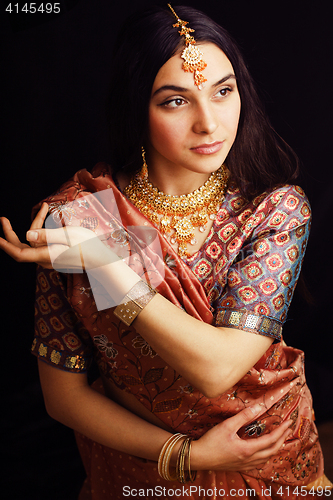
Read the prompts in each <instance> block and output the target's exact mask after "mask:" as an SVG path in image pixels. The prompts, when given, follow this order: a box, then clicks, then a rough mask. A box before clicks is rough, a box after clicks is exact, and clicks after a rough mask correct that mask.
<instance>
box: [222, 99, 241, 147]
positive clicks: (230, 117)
mask: <svg viewBox="0 0 333 500" xmlns="http://www.w3.org/2000/svg"><path fill="white" fill-rule="evenodd" d="M240 109H241V105H240V100H237V101H236V102H235V103H234V106H233V107H232V108H230V110H229V113H228V114H227V115H226V116H225V124H226V126H227V128H228V130H229V133H230V136H231V137H233V138H234V139H235V137H236V134H237V130H238V124H239V117H240Z"/></svg>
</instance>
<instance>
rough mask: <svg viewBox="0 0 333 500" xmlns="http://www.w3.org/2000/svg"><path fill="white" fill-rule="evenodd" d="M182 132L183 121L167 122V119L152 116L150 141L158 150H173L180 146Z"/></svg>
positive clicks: (150, 120)
mask: <svg viewBox="0 0 333 500" xmlns="http://www.w3.org/2000/svg"><path fill="white" fill-rule="evenodd" d="M181 130H184V127H183V125H182V122H181V120H172V121H171V120H167V119H165V117H163V118H162V117H159V116H154V115H152V116H150V119H149V139H150V142H151V144H152V145H153V146H154V147H155V148H156V149H161V148H162V149H165V148H167V149H172V147H176V146H177V144H179V139H180V134H181Z"/></svg>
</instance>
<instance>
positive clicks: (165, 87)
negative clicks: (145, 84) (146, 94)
mask: <svg viewBox="0 0 333 500" xmlns="http://www.w3.org/2000/svg"><path fill="white" fill-rule="evenodd" d="M230 78H234V79H235V80H236V76H235V75H234V74H233V73H230V74H229V75H226V76H224V77H223V78H221V80H219V81H218V82H216V83H214V84H213V85H212V87H218V86H219V85H221V84H222V83H224V82H226V81H227V80H229V79H230ZM164 90H172V91H173V92H177V93H178V92H188V90H189V89H188V88H186V87H178V86H177V85H163V87H160V88H159V89H157V90H155V92H154V93H153V95H152V97H154V96H155V95H157V94H160V93H161V92H163V91H164Z"/></svg>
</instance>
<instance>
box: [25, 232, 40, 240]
mask: <svg viewBox="0 0 333 500" xmlns="http://www.w3.org/2000/svg"><path fill="white" fill-rule="evenodd" d="M27 240H28V241H37V240H38V233H37V231H28V232H27Z"/></svg>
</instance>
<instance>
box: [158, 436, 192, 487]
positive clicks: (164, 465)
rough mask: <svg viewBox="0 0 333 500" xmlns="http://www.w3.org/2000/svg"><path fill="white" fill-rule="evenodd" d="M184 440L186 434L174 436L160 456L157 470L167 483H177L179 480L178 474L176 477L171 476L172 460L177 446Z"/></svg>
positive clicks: (167, 442) (163, 448)
mask: <svg viewBox="0 0 333 500" xmlns="http://www.w3.org/2000/svg"><path fill="white" fill-rule="evenodd" d="M183 438H186V436H185V435H184V434H180V433H177V434H173V435H172V436H171V437H170V438H169V439H168V440H167V441H166V443H165V444H164V445H163V447H162V449H161V452H160V454H159V457H158V464H157V470H158V473H159V475H160V477H161V478H162V479H165V480H166V481H175V480H176V479H177V474H175V475H174V476H171V474H170V460H171V455H172V451H173V449H174V447H175V445H176V444H177V443H178V441H180V439H183Z"/></svg>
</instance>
